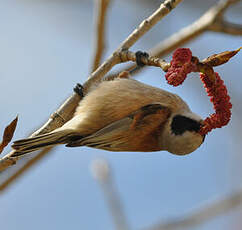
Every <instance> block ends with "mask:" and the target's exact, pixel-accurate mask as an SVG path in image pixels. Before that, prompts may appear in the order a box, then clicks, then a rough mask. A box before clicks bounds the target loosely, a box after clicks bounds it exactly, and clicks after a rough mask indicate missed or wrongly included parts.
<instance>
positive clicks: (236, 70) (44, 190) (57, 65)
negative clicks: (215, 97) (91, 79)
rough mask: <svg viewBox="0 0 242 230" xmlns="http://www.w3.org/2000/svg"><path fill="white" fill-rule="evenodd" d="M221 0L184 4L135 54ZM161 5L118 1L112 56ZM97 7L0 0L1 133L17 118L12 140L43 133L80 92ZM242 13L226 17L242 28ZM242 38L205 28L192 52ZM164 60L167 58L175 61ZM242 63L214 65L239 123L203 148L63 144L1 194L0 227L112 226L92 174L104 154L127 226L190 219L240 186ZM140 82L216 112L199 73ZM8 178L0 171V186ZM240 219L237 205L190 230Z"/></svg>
mask: <svg viewBox="0 0 242 230" xmlns="http://www.w3.org/2000/svg"><path fill="white" fill-rule="evenodd" d="M216 2H217V1H215V0H209V1H194V0H186V1H184V2H183V3H181V4H180V5H179V6H178V7H177V8H176V9H175V10H174V11H173V12H172V13H171V14H169V15H168V16H167V17H165V18H164V19H163V20H162V22H160V23H158V24H157V25H156V26H155V27H154V28H153V29H152V30H151V31H150V32H148V33H147V34H146V35H145V36H144V37H143V38H142V39H141V40H140V41H138V42H137V43H136V44H135V46H133V47H132V48H131V50H133V51H137V50H144V51H145V50H148V49H149V48H151V47H153V46H154V45H156V44H157V43H158V42H160V41H162V40H163V39H164V38H166V37H167V36H169V35H171V34H173V33H174V32H176V31H178V30H179V29H180V28H182V27H184V26H187V25H189V24H190V23H192V22H193V21H194V20H196V19H197V18H199V17H200V16H201V15H202V14H203V13H204V12H205V11H206V10H207V9H208V8H209V7H211V6H212V5H214V4H215V3H216ZM160 3H161V1H158V0H157V1H156V0H152V1H151V0H147V1H145V0H142V1H141V0H136V1H135V0H129V1H126V0H113V1H112V3H111V5H110V9H109V12H108V15H107V28H106V29H107V37H106V39H107V47H106V55H105V57H107V56H109V55H110V54H111V53H112V51H113V50H114V49H116V48H117V47H118V45H119V44H120V42H122V41H123V40H124V39H125V38H126V37H127V36H128V35H129V34H130V33H131V32H132V31H133V29H134V28H135V27H136V26H137V25H138V24H139V23H140V22H141V21H142V20H143V19H145V18H146V17H147V16H149V15H150V14H151V13H152V12H153V11H154V10H155V9H156V8H157V7H158V6H159V4H160ZM94 5H95V1H91V0H82V1H81V0H68V1H67V0H48V1H47V0H35V1H30V0H8V1H4V0H0V6H1V7H0V31H1V32H0V34H1V35H0V87H1V90H0V106H1V113H0V114H1V115H0V130H3V129H4V127H5V126H6V124H7V123H9V122H10V121H11V120H12V119H14V117H15V116H16V114H19V123H18V127H17V130H16V133H15V137H14V139H15V140H16V139H19V138H23V137H25V136H26V135H28V134H29V133H30V132H31V131H33V130H35V129H36V128H38V127H40V125H41V124H42V123H44V122H45V121H46V119H47V118H48V117H49V115H50V114H51V113H52V112H54V111H55V109H57V108H58V106H59V105H60V104H61V103H62V102H63V101H64V100H65V99H66V97H68V96H69V95H70V94H71V93H72V88H73V86H74V85H75V84H76V83H77V82H80V83H83V82H85V80H86V78H87V76H88V74H89V72H90V69H91V64H92V58H93V54H94V40H95V39H94V37H95V36H96V33H95V23H94V16H95V15H94V14H95V11H94V9H95V7H94ZM241 15H242V3H239V4H237V5H236V6H234V7H231V9H229V10H228V12H227V13H226V17H227V18H228V19H229V21H231V22H235V23H239V24H242V17H241ZM241 42H242V39H241V37H239V36H237V37H236V36H231V35H225V34H220V33H212V32H207V33H205V34H203V35H202V36H200V37H198V38H197V39H195V40H193V41H192V42H190V43H188V44H186V45H185V47H189V48H190V49H191V50H192V51H193V54H194V55H195V56H198V57H199V58H201V59H203V58H205V57H207V56H210V55H211V54H214V53H218V52H222V51H225V50H233V49H237V48H239V47H240V46H241V45H242V43H241ZM165 59H166V60H168V61H169V60H170V59H171V55H168V56H167V57H165ZM241 60H242V54H241V53H240V54H238V55H237V56H235V57H234V58H232V59H231V60H230V62H229V63H227V64H225V65H223V66H220V67H217V68H216V71H218V72H219V73H220V75H221V77H222V78H223V79H224V81H225V83H226V85H227V88H228V90H229V93H230V95H231V98H232V104H233V113H232V120H231V122H230V123H229V125H227V126H226V127H224V128H222V129H217V130H215V131H213V132H212V133H210V134H209V135H208V136H207V138H206V140H205V143H204V144H203V145H202V146H201V147H200V148H199V149H198V150H196V151H195V152H193V153H192V154H190V155H187V156H182V157H179V156H175V155H171V154H169V153H168V152H156V153H112V152H107V151H103V150H96V149H91V148H86V147H82V148H65V147H64V146H60V147H58V148H55V150H54V151H53V152H51V153H50V154H49V155H48V156H46V157H45V158H43V159H42V161H40V162H39V163H38V164H36V165H35V166H34V167H33V168H32V169H31V170H30V171H28V172H27V173H26V174H24V176H23V177H21V178H20V179H19V180H17V181H15V183H13V184H12V185H11V186H9V187H8V189H6V190H4V191H2V192H1V193H0V207H1V208H0V220H1V227H0V228H1V229H4V230H16V229H18V230H28V229H35V230H40V229H41V230H42V229H59V230H62V229H63V230H64V229H73V230H74V229H85V230H96V229H100V230H102V229H103V230H109V229H110V230H111V229H115V225H114V223H113V219H112V216H111V214H110V212H109V208H108V205H107V202H106V199H105V194H103V190H102V186H100V183H98V181H97V180H95V178H93V175H92V172H91V171H90V165H91V164H92V162H93V160H95V159H97V158H104V159H106V160H107V161H108V162H109V165H110V168H111V169H110V170H111V173H112V180H113V186H114V187H115V189H116V191H117V192H118V195H119V198H120V202H121V205H122V209H123V211H124V213H125V217H126V221H127V223H128V225H129V227H130V229H148V228H149V227H150V226H153V225H154V224H156V223H159V222H162V221H167V220H170V219H173V218H181V217H183V216H187V215H189V214H190V213H193V210H196V209H197V208H198V207H200V206H206V204H209V203H210V202H213V201H214V200H216V199H218V200H219V199H220V198H221V197H226V196H229V195H230V194H232V193H233V192H236V191H238V190H240V189H242V180H241V178H242V167H241V165H242V154H241V149H242V142H241V138H242V133H241V130H242V123H241V117H242V103H241V97H242V93H241V87H242V85H241V70H242V68H241ZM117 68H120V67H117ZM117 68H115V69H117ZM136 78H137V79H138V80H140V81H142V82H145V83H147V84H150V85H153V86H156V87H161V88H163V89H166V90H168V91H172V92H173V93H177V94H179V95H180V96H181V97H182V98H183V99H184V100H185V101H186V102H187V103H188V104H189V105H190V107H191V109H192V111H194V112H196V113H198V114H200V115H201V116H202V117H204V118H205V117H206V116H208V114H209V113H212V112H213V108H212V105H211V103H210V102H209V99H208V97H207V96H206V93H205V92H204V89H203V87H202V84H201V82H200V80H199V79H198V75H197V74H194V75H190V77H189V78H188V79H187V81H186V82H185V83H184V84H183V86H182V87H178V88H173V87H171V86H168V85H167V84H166V82H165V79H164V73H162V72H161V71H160V69H158V68H147V69H145V70H144V71H143V72H141V73H140V74H139V75H137V76H136ZM1 132H2V131H1ZM7 150H10V147H8V149H6V150H5V152H7ZM13 167H15V166H13ZM16 167H17V166H16ZM16 169H17V168H16ZM12 170H13V169H12ZM11 173H12V171H11V170H9V171H8V172H7V173H6V172H5V173H4V174H0V183H1V182H3V181H4V180H5V179H6V177H8V176H9V175H10V174H11ZM241 216H242V209H241V208H239V207H237V208H236V209H234V210H233V211H230V212H227V213H226V214H224V215H221V216H219V217H217V218H214V219H212V220H211V221H208V222H206V223H204V224H201V225H198V226H196V227H193V228H192V229H197V230H207V229H220V230H225V229H241V228H242V222H241Z"/></svg>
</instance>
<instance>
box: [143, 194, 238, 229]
mask: <svg viewBox="0 0 242 230" xmlns="http://www.w3.org/2000/svg"><path fill="white" fill-rule="evenodd" d="M241 204H242V191H238V192H236V193H233V194H231V195H230V196H228V197H225V198H223V199H221V200H217V201H214V202H211V203H209V204H207V205H206V206H204V207H202V208H199V209H197V210H193V211H192V212H191V214H190V215H187V216H186V217H181V218H175V219H174V220H170V221H167V222H163V223H159V224H156V225H154V226H152V227H149V228H146V230H177V229H179V230H180V229H186V230H187V229H188V228H194V227H196V226H198V225H201V224H203V223H205V222H207V221H209V220H212V219H213V218H215V217H217V216H220V215H223V214H225V213H227V212H229V211H231V210H234V208H236V207H239V206H241Z"/></svg>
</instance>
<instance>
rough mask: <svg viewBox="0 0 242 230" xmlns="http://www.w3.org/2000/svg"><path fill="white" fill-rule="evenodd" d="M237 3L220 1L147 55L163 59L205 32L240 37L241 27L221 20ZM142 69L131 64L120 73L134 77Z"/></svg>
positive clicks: (231, 0)
mask: <svg viewBox="0 0 242 230" xmlns="http://www.w3.org/2000/svg"><path fill="white" fill-rule="evenodd" d="M239 1H240V0H235V1H233V0H226V1H225V0H220V1H219V2H218V3H217V4H216V5H214V6H213V7H211V8H210V9H209V10H208V11H207V12H206V13H205V14H203V15H202V16H201V17H200V18H199V19H197V20H196V21H195V22H193V23H192V24H191V25H189V26H187V27H185V28H182V29H181V30H180V31H178V32H177V33H174V34H173V35H171V36H170V37H168V38H167V39H165V40H164V41H162V42H160V43H159V44H157V45H156V46H154V47H153V48H151V49H150V50H149V51H148V53H149V54H150V55H152V56H155V57H160V58H161V57H164V56H165V55H167V54H169V53H170V52H172V51H173V50H175V49H176V48H178V47H181V46H183V45H184V44H185V43H188V42H190V41H191V40H193V39H195V38H197V37H198V36H200V35H201V34H203V33H204V32H207V31H213V32H220V33H228V34H231V35H242V28H241V27H242V25H236V24H232V23H228V22H225V21H224V19H223V14H224V13H225V11H226V10H227V9H228V8H229V7H230V6H231V5H232V4H235V3H237V2H239ZM144 67H145V66H144ZM144 67H137V66H136V65H135V64H131V65H129V66H128V67H126V68H125V69H123V70H121V72H122V71H130V73H131V74H132V75H134V74H137V73H138V72H139V71H141V70H142V69H143V68H144ZM118 74H119V73H115V74H112V75H109V76H107V79H113V78H114V77H115V76H116V75H118Z"/></svg>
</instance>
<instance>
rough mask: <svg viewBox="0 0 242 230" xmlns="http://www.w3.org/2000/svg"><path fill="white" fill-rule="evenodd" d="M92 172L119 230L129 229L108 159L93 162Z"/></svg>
mask: <svg viewBox="0 0 242 230" xmlns="http://www.w3.org/2000/svg"><path fill="white" fill-rule="evenodd" d="M91 172H92V175H93V177H94V179H96V180H97V181H98V183H99V185H100V186H101V189H102V191H103V194H104V197H105V200H106V202H107V205H108V208H109V210H110V214H111V216H112V219H113V221H114V224H115V227H116V228H115V229H117V230H128V229H129V227H128V223H127V220H126V217H125V214H124V211H123V207H122V202H121V201H120V198H119V195H118V192H117V188H116V187H115V185H114V183H113V178H112V173H111V168H110V166H109V164H108V162H107V161H106V160H102V159H98V160H95V161H93V162H92V164H91Z"/></svg>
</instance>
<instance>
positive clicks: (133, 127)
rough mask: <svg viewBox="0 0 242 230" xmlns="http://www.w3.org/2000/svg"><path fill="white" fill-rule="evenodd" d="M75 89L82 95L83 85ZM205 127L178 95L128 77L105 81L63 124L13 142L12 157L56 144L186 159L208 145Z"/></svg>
mask: <svg viewBox="0 0 242 230" xmlns="http://www.w3.org/2000/svg"><path fill="white" fill-rule="evenodd" d="M74 91H75V92H79V94H80V95H81V94H82V90H81V85H80V84H78V85H77V87H76V88H75V90H74ZM202 125H203V119H202V118H201V117H200V116H198V115H197V114H195V113H193V112H192V111H191V109H190V108H189V106H188V105H187V103H186V102H185V101H184V100H182V98H181V97H179V96H178V95H176V94H173V93H171V92H168V91H165V90H163V89H160V88H156V87H153V86H150V85H147V84H144V83H142V82H140V81H137V80H135V79H130V78H116V79H114V80H109V81H107V80H103V81H102V82H100V83H99V84H96V85H95V86H93V87H92V88H91V90H90V91H89V92H88V93H87V94H86V95H85V96H84V97H83V98H82V100H81V101H80V103H79V105H78V106H77V108H76V111H75V113H74V116H73V118H72V119H70V120H69V121H68V122H66V123H65V124H64V125H63V126H61V127H60V128H57V129H55V130H54V131H52V132H50V133H47V134H43V135H39V136H35V137H31V138H27V139H22V140H17V141H15V142H14V143H13V145H12V148H13V149H14V150H15V153H14V155H13V156H21V155H24V154H26V153H30V152H32V151H35V150H38V149H41V148H43V147H46V146H54V145H58V144H64V145H65V146H66V147H78V146H88V147H92V148H96V149H103V150H108V151H113V152H127V151H128V152H154V151H163V150H164V151H168V152H170V153H172V154H175V155H186V154H189V153H191V152H193V151H195V150H196V149H197V148H198V147H199V146H200V145H201V144H202V143H203V142H204V138H205V135H202V134H200V133H199V130H200V128H201V126H202Z"/></svg>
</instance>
